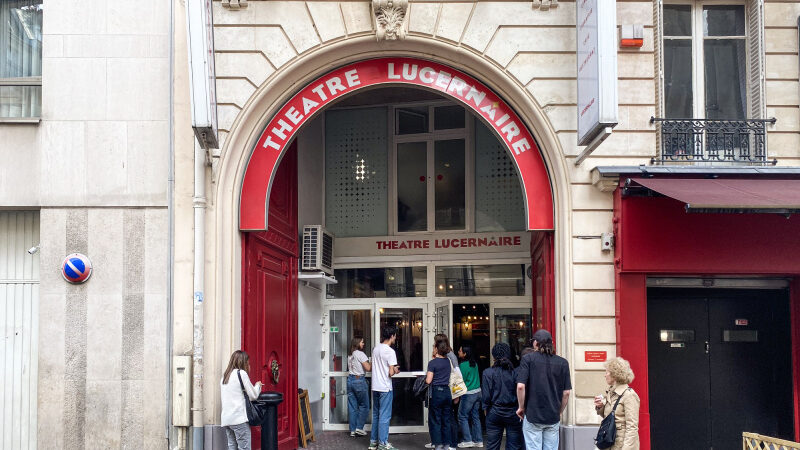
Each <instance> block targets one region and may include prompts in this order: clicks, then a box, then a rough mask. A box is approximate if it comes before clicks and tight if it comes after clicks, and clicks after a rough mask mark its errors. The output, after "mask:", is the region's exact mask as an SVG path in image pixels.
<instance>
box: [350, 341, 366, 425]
mask: <svg viewBox="0 0 800 450" xmlns="http://www.w3.org/2000/svg"><path fill="white" fill-rule="evenodd" d="M363 350H364V339H363V338H360V337H354V338H353V339H352V340H351V341H350V356H348V357H347V368H348V370H349V373H348V375H347V411H348V415H349V419H350V436H353V437H355V436H366V435H367V432H366V431H364V423H365V422H366V421H367V411H368V410H369V386H367V379H366V378H365V375H366V373H367V372H369V371H370V370H371V367H370V364H369V358H367V355H366V354H364V351H363Z"/></svg>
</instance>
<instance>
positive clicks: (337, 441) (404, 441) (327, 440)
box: [307, 431, 505, 450]
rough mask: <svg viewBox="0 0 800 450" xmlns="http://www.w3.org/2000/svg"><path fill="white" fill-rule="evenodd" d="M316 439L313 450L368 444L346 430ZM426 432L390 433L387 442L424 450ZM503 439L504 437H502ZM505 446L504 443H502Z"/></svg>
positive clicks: (401, 448)
mask: <svg viewBox="0 0 800 450" xmlns="http://www.w3.org/2000/svg"><path fill="white" fill-rule="evenodd" d="M316 437H317V441H316V442H312V443H309V445H308V447H307V448H309V449H313V450H337V449H352V450H361V449H363V450H366V448H367V447H368V446H369V436H363V437H350V433H349V432H346V431H324V432H321V433H316ZM430 441H431V440H430V436H429V435H428V433H403V434H390V435H389V442H391V443H392V445H394V446H395V447H397V448H398V450H425V444H427V443H428V442H430ZM504 441H505V439H504ZM503 447H505V443H504V444H503Z"/></svg>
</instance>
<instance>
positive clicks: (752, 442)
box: [742, 433, 800, 450]
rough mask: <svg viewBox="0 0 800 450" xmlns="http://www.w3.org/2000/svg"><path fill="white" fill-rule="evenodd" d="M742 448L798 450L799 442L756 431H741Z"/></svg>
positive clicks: (744, 449)
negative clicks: (763, 434) (764, 434)
mask: <svg viewBox="0 0 800 450" xmlns="http://www.w3.org/2000/svg"><path fill="white" fill-rule="evenodd" d="M742 450H800V442H791V441H785V440H783V439H777V438H773V437H769V436H762V435H760V434H756V433H742Z"/></svg>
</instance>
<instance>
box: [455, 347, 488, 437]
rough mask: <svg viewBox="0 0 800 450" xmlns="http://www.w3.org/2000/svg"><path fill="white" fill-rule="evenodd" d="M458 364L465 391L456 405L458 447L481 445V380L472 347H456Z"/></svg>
mask: <svg viewBox="0 0 800 450" xmlns="http://www.w3.org/2000/svg"><path fill="white" fill-rule="evenodd" d="M458 357H459V358H460V359H461V360H462V363H461V364H459V369H461V375H463V377H464V383H466V385H467V393H466V394H464V395H463V396H462V397H461V403H460V406H459V407H458V423H459V425H460V426H461V435H462V437H463V440H462V441H461V442H459V444H458V447H459V448H470V447H483V430H481V415H480V409H481V380H480V376H479V375H478V363H477V362H476V361H475V358H474V356H473V355H472V347H471V346H469V345H462V346H461V347H460V348H459V349H458Z"/></svg>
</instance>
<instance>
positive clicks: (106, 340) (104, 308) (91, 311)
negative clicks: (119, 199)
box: [86, 235, 122, 380]
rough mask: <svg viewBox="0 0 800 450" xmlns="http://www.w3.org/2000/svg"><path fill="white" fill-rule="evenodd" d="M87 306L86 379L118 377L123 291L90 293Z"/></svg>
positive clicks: (119, 372) (120, 361) (120, 365)
mask: <svg viewBox="0 0 800 450" xmlns="http://www.w3.org/2000/svg"><path fill="white" fill-rule="evenodd" d="M117 236H119V235H117ZM92 262H94V261H92ZM97 267H106V266H99V265H98V266H97ZM120 267H121V265H120ZM92 281H94V275H92ZM86 306H87V307H86V322H87V323H88V324H90V325H89V326H88V327H87V329H86V379H87V380H119V379H120V377H121V374H122V358H121V354H120V352H121V350H122V331H121V327H122V295H120V294H90V295H89V296H88V297H87V305H86Z"/></svg>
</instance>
